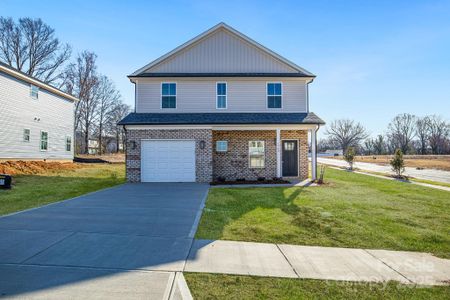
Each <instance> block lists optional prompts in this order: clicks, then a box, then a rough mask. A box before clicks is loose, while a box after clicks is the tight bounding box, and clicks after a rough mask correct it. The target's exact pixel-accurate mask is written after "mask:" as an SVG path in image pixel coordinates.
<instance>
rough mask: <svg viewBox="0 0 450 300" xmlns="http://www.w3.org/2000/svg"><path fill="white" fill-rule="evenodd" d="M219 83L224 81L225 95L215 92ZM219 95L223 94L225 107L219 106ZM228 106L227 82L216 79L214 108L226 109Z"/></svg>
mask: <svg viewBox="0 0 450 300" xmlns="http://www.w3.org/2000/svg"><path fill="white" fill-rule="evenodd" d="M219 83H225V95H219V94H218V93H217V85H218V84H219ZM219 96H225V107H219ZM227 108H228V82H226V81H217V82H216V109H227Z"/></svg>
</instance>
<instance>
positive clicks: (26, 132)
mask: <svg viewBox="0 0 450 300" xmlns="http://www.w3.org/2000/svg"><path fill="white" fill-rule="evenodd" d="M23 141H24V142H29V141H30V129H24V130H23Z"/></svg>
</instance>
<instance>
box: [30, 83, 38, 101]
mask: <svg viewBox="0 0 450 300" xmlns="http://www.w3.org/2000/svg"><path fill="white" fill-rule="evenodd" d="M30 96H31V98H33V99H37V98H38V97H39V88H38V87H37V86H35V85H31V86H30Z"/></svg>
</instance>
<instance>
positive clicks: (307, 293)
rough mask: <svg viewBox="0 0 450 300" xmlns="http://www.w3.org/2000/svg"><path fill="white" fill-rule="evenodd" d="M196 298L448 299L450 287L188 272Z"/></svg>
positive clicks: (186, 275) (186, 274)
mask: <svg viewBox="0 0 450 300" xmlns="http://www.w3.org/2000/svg"><path fill="white" fill-rule="evenodd" d="M184 276H185V278H186V281H187V283H188V285H189V288H190V290H191V293H192V296H193V297H194V299H424V300H428V299H447V298H448V295H449V293H450V287H448V286H441V287H436V286H435V287H427V288H423V287H418V286H413V285H401V284H398V283H396V282H389V283H384V284H382V283H356V282H342V281H325V280H312V279H290V278H266V277H254V276H233V275H216V274H214V275H213V274H198V273H197V274H194V273H185V274H184Z"/></svg>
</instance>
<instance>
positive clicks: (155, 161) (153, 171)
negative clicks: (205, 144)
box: [141, 140, 195, 182]
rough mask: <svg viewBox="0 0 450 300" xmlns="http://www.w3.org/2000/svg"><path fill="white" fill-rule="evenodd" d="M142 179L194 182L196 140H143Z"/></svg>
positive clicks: (145, 180) (149, 180)
mask: <svg viewBox="0 0 450 300" xmlns="http://www.w3.org/2000/svg"><path fill="white" fill-rule="evenodd" d="M141 181H142V182H194V181H195V141H185V140H170V141H169V140H164V141H162V140H147V141H142V143H141Z"/></svg>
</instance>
